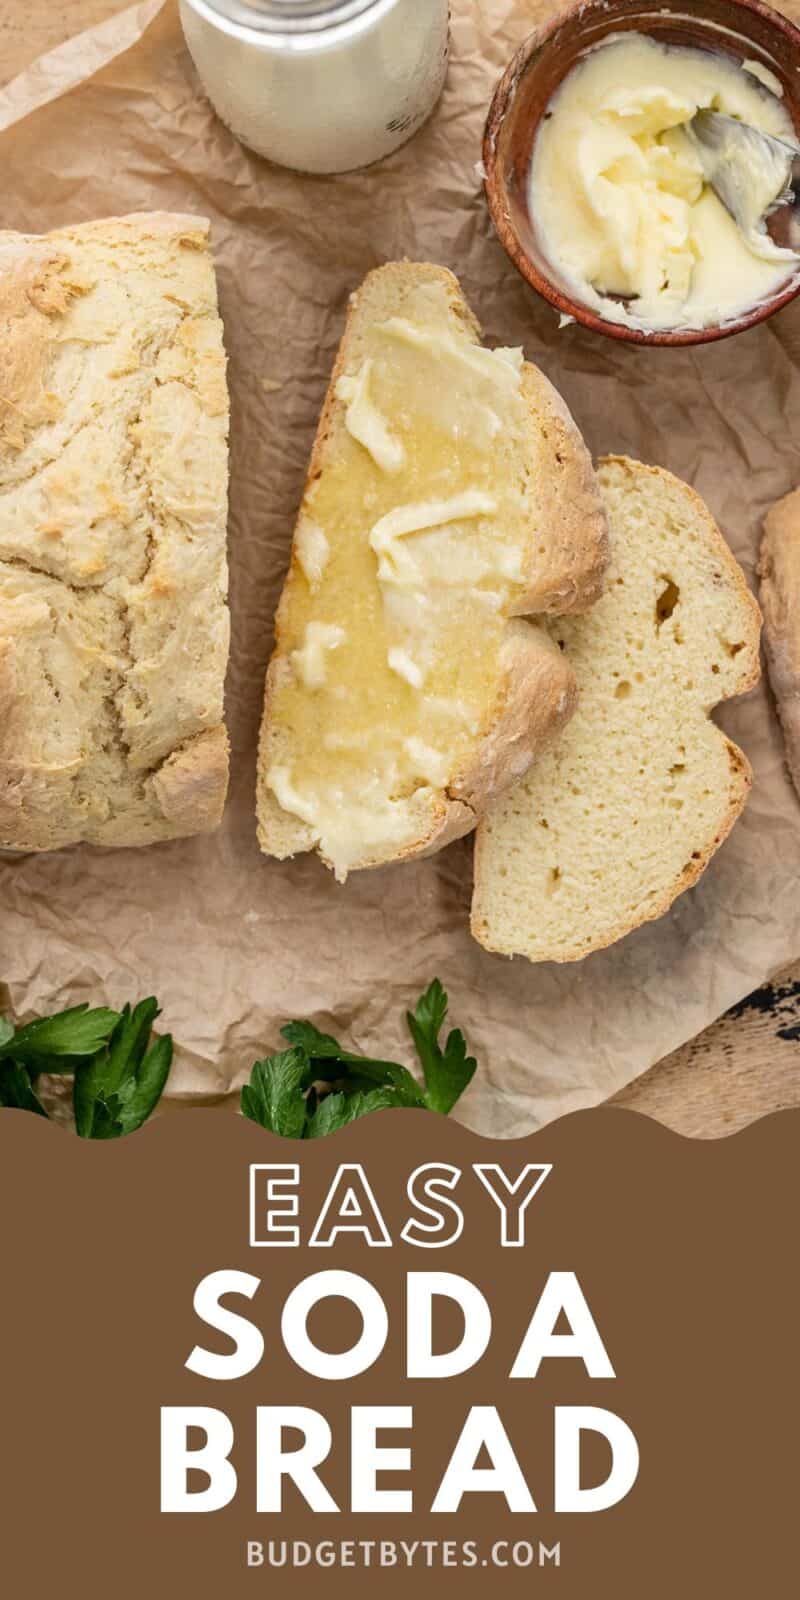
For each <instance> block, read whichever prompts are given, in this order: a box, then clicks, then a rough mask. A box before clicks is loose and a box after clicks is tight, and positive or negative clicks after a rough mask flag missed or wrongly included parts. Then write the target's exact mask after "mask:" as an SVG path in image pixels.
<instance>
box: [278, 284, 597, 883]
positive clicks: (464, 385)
mask: <svg viewBox="0 0 800 1600" xmlns="http://www.w3.org/2000/svg"><path fill="white" fill-rule="evenodd" d="M606 546H607V534H606V520H605V513H604V510H603V507H602V504H601V501H600V498H599V495H598V492H597V489H596V485H595V480H594V474H593V472H592V467H591V463H590V460H589V457H588V454H587V452H586V450H585V448H584V445H583V443H582V441H581V439H580V436H579V434H578V433H577V430H576V428H575V426H574V424H573V422H572V420H571V418H570V416H569V413H568V412H567V410H566V408H565V406H564V405H563V403H562V402H561V400H560V399H559V397H558V395H557V394H556V393H555V391H554V390H553V389H552V388H551V386H550V384H549V383H548V382H547V381H546V379H545V378H544V377H543V376H542V374H541V373H540V372H538V371H537V370H536V368H535V367H532V366H530V365H528V364H527V363H526V362H525V361H524V360H523V357H522V352H521V351H518V350H502V349H501V350H494V351H490V350H487V349H484V348H483V346H482V345H481V343H480V338H479V329H478V327H477V324H476V322H475V319H474V317H473V316H472V313H471V312H470V310H469V307H468V306H467V304H466V302H465V300H464V298H463V296H462V294H461V291H460V289H459V286H458V284H457V282H456V280H455V278H453V276H452V275H451V274H450V273H449V272H446V271H444V270H442V269H441V268H438V267H433V266H427V265H412V264H410V263H395V264H391V265H389V266H386V267H382V268H379V269H378V270H377V271H375V272H373V273H371V274H370V275H369V277H368V278H367V279H366V281H365V282H364V284H363V285H362V287H361V289H360V290H359V291H358V292H357V293H356V294H355V295H354V296H353V298H352V301H351V305H350V311H349V316H348V321H347V326H346V330H345V335H344V339H343V341H342V344H341V347H340V350H339V355H338V359H337V362H336V367H335V370H334V373H333V378H332V381H331V386H330V389H329V391H328V396H327V400H326V403H325V407H324V410H323V413H322V419H321V422H320V428H319V432H318V435H317V440H316V444H315V447H314V453H313V456H312V461H311V468H310V472H309V477H308V482H307V486H306V492H305V496H304V499H303V503H302V506H301V509H300V514H299V519H298V523H297V528H296V531H295V536H294V544H293V549H292V560H291V567H290V571H289V575H288V578H287V581H286V585H285V588H284V592H283V596H282V599H281V603H280V607H279V610H278V616H277V623H276V637H277V642H276V647H275V653H274V655H273V658H272V661H271V664H270V668H269V673H268V677H267V693H266V706H265V713H264V723H263V728H262V737H261V752H260V762H259V787H258V816H259V838H260V842H261V846H262V848H263V850H264V851H265V852H266V853H267V854H269V855H273V856H277V857H280V858H285V857H287V856H291V855H293V854H295V853H296V852H298V851H307V850H316V851H318V853H319V854H320V855H321V856H322V858H323V860H324V861H325V862H326V863H327V864H328V865H329V866H330V867H332V868H333V869H334V871H335V872H336V875H337V877H338V878H340V879H342V880H343V879H344V878H345V877H346V875H347V873H348V872H350V871H352V870H354V869H356V868H361V867H371V866H378V865H380V864H381V863H384V862H389V861H395V860H400V859H404V858H407V857H410V856H414V855H419V854H421V853H423V852H429V851H432V850H436V849H439V848H441V846H442V845H444V844H446V843H448V841H449V840H451V839H453V838H456V837H458V836H459V835H461V834H464V833H466V832H468V831H469V830H470V829H471V828H472V827H474V825H475V822H476V819H477V817H478V815H479V814H480V812H481V811H482V810H483V809H484V807H485V806H486V804H487V803H488V801H489V800H491V799H492V798H493V797H494V796H496V795H497V794H499V793H501V792H502V790H503V789H504V788H505V787H506V786H507V785H508V784H509V783H511V782H513V781H514V779H516V778H519V777H520V775H521V774H522V773H524V772H525V771H526V770H527V768H528V767H529V765H530V763H531V761H532V760H533V758H534V756H535V755H536V753H537V752H538V751H539V750H540V749H541V748H542V747H543V746H544V745H545V743H546V742H547V740H548V739H549V738H550V737H551V736H552V735H553V734H554V733H556V732H557V731H558V730H559V729H560V728H562V727H563V726H564V724H565V723H566V721H567V719H568V718H569V716H570V714H571V712H572V710H573V708H574V703H575V684H574V678H573V675H572V672H571V670H570V667H569V665H568V663H567V661H566V660H565V658H564V656H563V655H562V653H561V652H560V651H559V649H558V646H557V645H556V644H554V643H553V641H552V640H551V639H549V638H548V636H547V633H546V631H545V630H544V628H543V627H541V626H540V625H537V624H536V623H533V622H530V621H527V620H523V619H524V618H525V617H527V616H528V615H529V614H532V613H542V614H545V613H555V614H561V613H564V612H571V611H580V610H583V609H585V608H586V607H587V606H588V605H590V604H591V603H592V602H593V601H594V600H596V598H597V596H598V594H599V593H600V591H601V587H602V581H603V574H604V570H605V564H606V557H607V548H606Z"/></svg>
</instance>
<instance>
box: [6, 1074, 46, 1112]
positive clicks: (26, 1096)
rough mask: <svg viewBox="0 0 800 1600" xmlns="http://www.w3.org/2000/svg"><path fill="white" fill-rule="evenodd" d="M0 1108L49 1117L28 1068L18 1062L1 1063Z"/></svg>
mask: <svg viewBox="0 0 800 1600" xmlns="http://www.w3.org/2000/svg"><path fill="white" fill-rule="evenodd" d="M0 1106H7V1107H9V1108H10V1109H13V1110H16V1111H34V1112H35V1113H36V1115H37V1117H46V1116H47V1112H46V1111H45V1109H44V1106H43V1105H42V1102H41V1100H40V1099H39V1098H38V1096H37V1095H36V1094H35V1092H34V1089H33V1086H32V1084H31V1080H30V1076H29V1074H28V1072H27V1070H26V1068H25V1067H23V1066H21V1065H20V1063H19V1062H18V1061H0Z"/></svg>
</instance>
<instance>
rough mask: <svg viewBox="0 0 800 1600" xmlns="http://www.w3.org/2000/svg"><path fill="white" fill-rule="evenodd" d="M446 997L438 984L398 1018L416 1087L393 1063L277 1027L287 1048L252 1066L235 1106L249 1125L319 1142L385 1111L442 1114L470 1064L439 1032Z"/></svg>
mask: <svg viewBox="0 0 800 1600" xmlns="http://www.w3.org/2000/svg"><path fill="white" fill-rule="evenodd" d="M447 1010H448V999H447V995H446V994H445V991H444V989H443V988H442V985H441V983H440V982H439V980H438V978H434V980H433V982H432V983H431V984H430V985H429V987H428V988H427V989H426V990H425V993H424V994H423V995H422V996H421V998H420V1000H419V1001H418V1002H417V1005H416V1007H415V1009H414V1010H413V1011H409V1012H407V1013H406V1021H407V1023H408V1029H409V1032H410V1034H411V1038H412V1041H413V1044H414V1047H415V1049H416V1052H417V1055H418V1057H419V1061H420V1065H421V1067H422V1076H423V1082H422V1083H420V1082H419V1081H418V1079H417V1078H416V1077H415V1076H414V1074H413V1073H411V1072H409V1070H408V1068H407V1067H404V1066H401V1065H400V1064H399V1063H398V1062H396V1061H378V1060H375V1059H374V1058H373V1057H371V1056H360V1055H355V1054H354V1053H353V1052H352V1051H350V1050H345V1049H343V1048H342V1046H341V1045H340V1043H339V1041H338V1039H334V1038H333V1037H332V1036H331V1035H330V1034H327V1033H320V1031H319V1029H318V1028H315V1027H314V1026H313V1024H312V1023H310V1022H289V1023H287V1025H286V1027H285V1028H282V1029H281V1033H282V1035H283V1038H284V1039H285V1040H286V1042H287V1044H288V1045H289V1049H288V1050H283V1051H280V1052H279V1053H278V1054H277V1055H273V1056H270V1057H269V1058H268V1059H267V1060H266V1061H257V1062H256V1064H255V1066H254V1067H253V1071H252V1073H251V1076H250V1082H249V1084H247V1085H246V1086H245V1088H243V1089H242V1095H241V1107H242V1112H243V1114H244V1115H245V1116H246V1117H248V1118H249V1119H250V1121H251V1122H257V1123H258V1124H259V1125H260V1127H262V1128H267V1129H268V1130H269V1132H270V1133H277V1134H281V1135H282V1136H283V1137H285V1138H289V1139H319V1138H322V1137H323V1136H324V1135H326V1134H329V1133H335V1132H336V1131H337V1130H338V1129H339V1128H344V1127H346V1126H347V1124H348V1123H350V1122H355V1121H356V1120H357V1119H358V1118H360V1117H365V1116H368V1115H369V1114H370V1113H371V1112H373V1111H384V1110H389V1109H391V1108H393V1107H394V1108H397V1109H401V1110H402V1109H408V1108H416V1109H418V1110H420V1109H421V1110H426V1111H436V1112H440V1113H441V1114H443V1115H446V1114H447V1113H448V1112H449V1111H452V1109H453V1106H454V1105H455V1103H456V1101H457V1100H458V1099H459V1098H460V1096H461V1095H462V1094H463V1093H464V1090H465V1089H466V1088H467V1085H468V1084H469V1083H470V1082H471V1080H472V1077H473V1075H474V1073H475V1069H476V1066H477V1063H476V1061H475V1059H474V1057H473V1056H470V1055H468V1054H467V1044H466V1040H465V1038H464V1035H463V1034H462V1033H460V1032H459V1030H458V1029H453V1030H452V1032H451V1033H450V1034H448V1037H447V1040H446V1042H445V1044H444V1046H442V1044H441V1042H440V1040H441V1034H442V1029H443V1028H444V1025H445V1022H446V1020H447Z"/></svg>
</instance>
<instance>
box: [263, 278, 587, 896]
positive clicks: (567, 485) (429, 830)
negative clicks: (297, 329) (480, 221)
mask: <svg viewBox="0 0 800 1600" xmlns="http://www.w3.org/2000/svg"><path fill="white" fill-rule="evenodd" d="M431 283H432V284H436V285H438V286H440V287H441V288H443V289H444V292H445V295H446V298H447V302H448V307H449V311H450V313H451V315H452V316H453V317H454V318H455V319H456V321H457V323H458V324H460V326H461V328H462V329H463V331H464V332H465V333H466V334H467V335H468V336H469V337H470V338H471V339H472V340H474V341H476V342H478V341H480V338H481V329H480V326H479V324H478V322H477V319H476V318H475V316H474V315H473V313H472V311H471V309H470V307H469V305H468V304H467V302H466V300H465V298H464V296H463V294H462V291H461V288H460V286H459V283H458V281H457V279H456V278H455V277H454V276H453V274H452V273H451V272H449V271H447V270H446V269H445V268H442V267H435V266H431V265H429V264H422V263H409V262H391V263H389V264H388V265H386V266H384V267H380V268H377V269H376V270H375V271H374V272H372V273H370V274H369V275H368V277H367V278H366V279H365V281H364V283H363V284H362V285H361V287H360V288H359V289H357V290H356V291H355V292H354V294H353V295H352V296H351V298H350V302H349V307H348V314H347V320H346V324H345V330H344V334H343V337H342V340H341V343H340V345H339V350H338V353H337V357H336V361H335V364H334V368H333V373H332V376H331V381H330V384H329V387H328V391H327V395H326V399H325V403H324V406H323V410H322V414H321V417H320V421H319V426H318V430H317V434H316V438H315V442H314V446H313V450H312V455H311V461H310V465H309V472H308V478H307V481H306V490H305V495H304V500H303V504H302V505H301V508H300V513H299V517H298V525H299V524H300V522H301V521H302V518H303V515H304V512H305V508H306V505H307V501H308V497H309V495H310V492H311V490H312V489H313V486H314V484H315V483H316V481H317V479H318V478H319V476H320V473H321V472H322V470H323V464H324V460H325V458H326V456H327V455H328V452H329V451H331V450H333V449H335V447H336V443H337V438H338V437H339V436H341V434H342V433H343V431H344V428H345V423H344V409H345V408H344V407H343V405H342V403H341V401H340V400H338V399H337V396H336V389H337V385H338V382H339V380H340V378H341V377H342V376H343V375H344V373H345V371H346V370H347V369H349V370H351V371H352V370H353V369H355V368H356V367H358V365H359V364H360V361H361V359H362V357H363V354H364V351H363V346H362V340H361V336H360V331H359V324H358V321H357V313H359V312H360V311H362V310H363V309H364V307H365V305H369V303H370V302H371V301H374V302H375V304H376V306H377V305H380V304H381V302H383V301H388V302H392V303H393V305H395V304H396V302H397V301H398V299H399V300H402V298H403V296H404V294H406V293H407V292H408V291H409V290H413V289H415V288H416V287H417V286H418V285H420V284H431ZM385 314H386V313H384V315H385ZM394 314H396V313H394ZM522 388H523V394H524V397H525V401H526V405H527V409H528V411H529V413H530V419H531V434H532V438H533V439H534V440H535V448H536V452H537V464H536V486H537V496H538V523H539V536H538V537H534V534H535V533H536V532H537V530H532V536H531V554H532V556H533V552H534V550H535V560H533V559H532V560H531V568H530V582H529V584H528V587H527V589H526V591H525V592H524V594H523V595H522V597H521V599H520V602H519V604H518V606H516V607H515V611H517V612H518V614H519V616H520V617H522V616H535V615H541V616H544V615H547V614H550V613H553V612H556V613H566V612H571V611H582V610H585V609H586V608H587V607H589V606H591V605H592V604H593V602H594V600H595V599H596V598H597V595H598V594H599V593H600V592H601V590H602V585H603V577H604V574H605V569H606V566H607V562H608V528H607V521H606V516H605V511H604V508H603V504H602V501H601V499H600V496H599V493H598V491H597V487H596V484H595V481H594V472H593V468H592V463H591V458H590V456H589V453H588V451H587V449H586V447H585V445H584V443H583V440H582V439H581V436H580V434H579V432H578V430H577V428H576V426H575V423H574V422H573V420H572V418H571V416H570V414H569V412H568V410H567V408H566V406H565V405H564V403H563V401H562V400H561V398H560V396H559V395H558V394H557V393H556V391H555V390H554V389H553V388H552V385H551V384H549V383H548V381H547V379H546V378H545V377H544V376H543V374H542V373H540V372H539V371H538V370H537V369H536V368H535V367H533V366H531V365H530V364H529V363H527V362H526V363H525V364H524V366H523V376H522ZM297 564H298V554H297V546H296V539H295V540H294V541H293V545H292V553H291V558H290V573H291V572H292V571H293V570H294V569H295V568H296V567H297ZM287 606H288V582H287V585H286V586H285V587H284V590H283V594H282V596H281V600H280V603H279V606H278V611H277V615H276V622H275V640H276V642H275V649H274V653H273V656H272V659H271V661H270V665H269V668H268V672H267V682H266V693H265V704H264V718H263V722H262V729H261V741H260V751H259V776H258V816H259V840H260V843H261V847H262V849H263V850H265V852H266V853H268V854H270V855H276V856H278V857H279V858H286V857H287V856H292V855H294V854H296V853H298V852H301V851H304V850H310V849H314V848H316V846H315V841H314V834H313V831H312V829H311V828H310V827H309V826H308V825H307V824H305V823H303V822H302V821H299V820H298V819H297V818H296V817H292V816H289V815H288V814H287V813H286V812H285V811H283V810H282V808H281V807H280V806H279V804H278V802H277V800H276V799H275V796H274V795H273V794H272V792H271V790H270V789H269V787H268V784H267V774H268V771H269V769H270V766H271V764H272V760H273V758H274V753H275V739H274V731H273V726H272V715H273V704H274V697H275V691H276V688H277V686H278V684H279V683H280V681H281V674H282V673H283V672H284V671H285V670H286V655H285V638H286V633H287V622H288V613H287ZM504 665H505V671H504V674H503V678H502V681H501V682H500V684H499V685H498V693H497V696H496V700H495V709H494V714H493V717H492V720H491V723H490V725H489V726H488V728H487V729H486V730H485V732H484V734H483V735H482V737H481V738H480V740H479V742H478V745H477V747H476V752H475V757H474V760H473V761H472V762H471V763H470V765H469V768H468V770H465V771H464V772H462V773H460V774H454V777H453V780H452V782H451V784H450V785H448V788H447V790H446V791H443V792H440V793H438V794H436V795H431V796H430V797H428V799H427V800H426V801H425V802H424V803H420V805H421V809H420V827H419V836H418V838H417V839H416V841H415V842H414V843H413V844H412V845H410V846H409V847H407V848H405V849H402V850H400V851H398V852H397V853H396V854H394V855H392V856H391V857H390V858H388V859H391V860H396V861H402V860H408V859H411V858H413V857H415V856H424V855H431V854H433V853H434V852H435V851H437V850H440V849H442V848H443V847H444V846H445V845H446V844H449V843H450V842H451V841H452V840H453V839H456V838H460V837H463V836H464V835H465V834H467V833H469V832H471V831H472V829H473V828H474V827H475V825H476V823H477V820H478V818H479V816H480V815H481V813H482V811H483V810H484V809H485V807H486V805H487V804H488V803H489V801H490V800H491V799H492V798H493V797H494V795H496V794H498V793H500V792H502V790H503V789H505V788H506V787H507V786H508V785H509V784H510V783H512V782H513V781H514V780H515V779H516V778H517V777H518V776H519V775H520V772H523V771H525V770H526V769H527V767H528V766H529V765H530V763H531V761H532V760H533V759H534V758H535V756H536V754H537V753H538V751H539V750H541V749H543V748H545V747H546V745H547V743H548V742H549V741H550V740H551V739H552V738H553V737H554V736H556V734H557V733H558V731H559V730H560V728H561V727H562V726H563V725H564V722H565V721H566V720H567V718H568V717H569V715H570V714H571V712H572V710H573V709H574V705H575V682H574V677H573V675H572V672H571V670H570V668H569V665H568V663H567V662H566V661H565V660H564V658H563V656H561V655H560V653H559V652H558V651H553V649H552V647H551V645H550V643H549V641H548V639H547V638H546V636H545V635H544V633H543V632H541V631H539V630H538V629H537V628H536V627H534V626H532V625H531V624H530V623H528V622H522V621H520V622H518V623H511V624H510V625H509V633H508V641H507V648H506V652H505V661H504ZM319 853H320V854H322V852H321V851H320V852H319ZM323 859H325V858H324V855H323ZM386 860H387V857H386V856H385V855H379V856H371V855H370V854H369V853H365V854H364V856H363V857H362V858H361V859H360V860H359V861H358V862H357V863H355V865H354V867H353V868H352V869H351V870H358V869H362V868H366V867H372V866H379V865H383V864H385V862H386ZM327 864H328V865H331V863H330V862H328V863H327Z"/></svg>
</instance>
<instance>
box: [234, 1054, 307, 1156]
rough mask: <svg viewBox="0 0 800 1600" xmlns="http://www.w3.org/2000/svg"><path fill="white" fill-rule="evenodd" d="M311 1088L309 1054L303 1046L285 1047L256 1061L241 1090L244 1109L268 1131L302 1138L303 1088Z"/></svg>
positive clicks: (304, 1105) (304, 1104)
mask: <svg viewBox="0 0 800 1600" xmlns="http://www.w3.org/2000/svg"><path fill="white" fill-rule="evenodd" d="M306 1088H308V1058H307V1056H306V1054H305V1051H303V1050H300V1049H293V1050H284V1051H283V1052H282V1053H281V1054H280V1055H275V1056H270V1058H269V1060H268V1061H257V1062H256V1064H255V1066H254V1067H253V1071H252V1073H251V1076H250V1083H249V1085H247V1086H246V1087H245V1088H244V1089H243V1090H242V1097H241V1105H242V1111H243V1113H244V1115H245V1116H246V1117H249V1119H250V1121H251V1122H258V1123H259V1124H260V1125H261V1127H262V1128H266V1129H267V1130H268V1132H269V1133H278V1134H282V1135H283V1137H284V1138H285V1139H302V1137H303V1130H304V1128H305V1122H306V1115H307V1112H306V1102H305V1097H304V1093H303V1091H304V1089H306Z"/></svg>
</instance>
